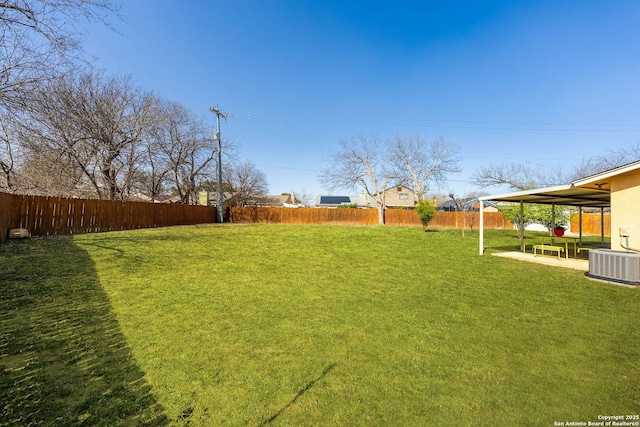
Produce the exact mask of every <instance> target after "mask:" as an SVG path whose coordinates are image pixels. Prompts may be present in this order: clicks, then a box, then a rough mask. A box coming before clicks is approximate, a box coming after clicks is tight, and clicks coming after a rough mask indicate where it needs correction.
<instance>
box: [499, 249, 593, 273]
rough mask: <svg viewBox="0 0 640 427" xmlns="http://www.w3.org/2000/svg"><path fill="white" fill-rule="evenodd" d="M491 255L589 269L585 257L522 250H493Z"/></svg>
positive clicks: (583, 269) (555, 265) (582, 269)
mask: <svg viewBox="0 0 640 427" xmlns="http://www.w3.org/2000/svg"><path fill="white" fill-rule="evenodd" d="M491 255H493V256H498V257H503V258H512V259H517V260H520V261H527V262H534V263H536V264H544V265H551V266H554V267H564V268H572V269H574V270H580V271H589V261H588V260H586V259H575V258H569V259H566V258H560V259H558V258H557V257H553V256H548V255H542V256H533V254H529V253H522V252H495V253H492V254H491Z"/></svg>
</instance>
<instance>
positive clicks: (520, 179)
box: [471, 163, 544, 190]
mask: <svg viewBox="0 0 640 427" xmlns="http://www.w3.org/2000/svg"><path fill="white" fill-rule="evenodd" d="M471 179H472V180H474V181H475V183H476V185H477V186H479V187H491V186H498V185H506V186H508V187H510V188H511V189H515V190H529V189H532V188H536V187H537V186H538V185H539V184H540V183H541V182H542V181H543V179H544V172H543V171H542V169H541V168H540V167H539V166H538V167H531V166H528V165H525V164H519V163H510V164H495V163H492V164H490V165H489V166H485V167H482V168H480V170H478V171H476V172H475V173H474V174H473V175H472V176H471Z"/></svg>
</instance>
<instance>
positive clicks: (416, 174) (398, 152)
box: [388, 135, 460, 201]
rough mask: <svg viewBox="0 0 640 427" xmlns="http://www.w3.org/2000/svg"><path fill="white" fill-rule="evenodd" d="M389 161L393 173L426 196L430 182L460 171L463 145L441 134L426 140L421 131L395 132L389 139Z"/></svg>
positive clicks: (418, 194)
mask: <svg viewBox="0 0 640 427" xmlns="http://www.w3.org/2000/svg"><path fill="white" fill-rule="evenodd" d="M388 153H389V161H390V164H391V166H392V167H393V170H394V175H395V176H397V177H398V178H399V179H400V180H401V181H404V182H407V183H410V185H411V186H412V187H413V190H414V191H415V192H416V194H417V196H418V201H422V200H424V196H425V194H426V193H427V191H429V184H430V183H431V182H434V183H441V182H443V181H444V180H445V179H446V176H447V174H449V173H455V172H460V166H459V163H460V157H459V153H460V147H458V146H457V145H455V144H453V143H450V142H447V141H445V140H444V139H443V138H439V139H437V140H435V141H432V142H431V143H427V141H425V140H424V139H423V138H422V137H420V136H419V135H416V136H411V137H401V136H395V137H394V138H392V139H391V140H389V142H388Z"/></svg>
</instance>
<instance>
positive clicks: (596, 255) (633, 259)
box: [589, 249, 640, 285]
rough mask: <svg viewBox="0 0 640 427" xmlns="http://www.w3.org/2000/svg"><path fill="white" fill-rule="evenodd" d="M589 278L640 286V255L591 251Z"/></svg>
mask: <svg viewBox="0 0 640 427" xmlns="http://www.w3.org/2000/svg"><path fill="white" fill-rule="evenodd" d="M589 277H594V278H597V279H605V280H611V281H614V282H621V283H627V284H631V285H639V284H640V253H637V252H622V251H612V250H609V249H595V250H591V251H589Z"/></svg>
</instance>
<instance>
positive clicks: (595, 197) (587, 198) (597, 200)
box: [479, 162, 640, 255]
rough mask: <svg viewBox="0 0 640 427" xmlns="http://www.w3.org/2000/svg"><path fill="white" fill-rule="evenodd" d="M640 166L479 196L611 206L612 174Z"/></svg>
mask: <svg viewBox="0 0 640 427" xmlns="http://www.w3.org/2000/svg"><path fill="white" fill-rule="evenodd" d="M638 168H640V162H635V163H632V164H630V165H626V166H622V167H620V168H616V169H612V170H610V171H607V172H603V173H599V174H596V175H592V176H589V177H586V178H583V179H580V180H577V181H574V182H572V183H571V184H568V185H560V186H556V187H546V188H537V189H533V190H525V191H517V192H513V193H506V194H498V195H493V196H484V197H480V198H479V200H481V201H493V202H513V203H520V204H523V203H539V204H549V205H566V206H578V207H581V208H583V207H590V208H608V207H611V185H610V182H607V181H610V180H607V178H610V177H611V176H614V175H619V174H621V173H624V172H627V171H628V170H633V169H638ZM483 208H484V203H480V255H482V254H483V253H484V209H483Z"/></svg>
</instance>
